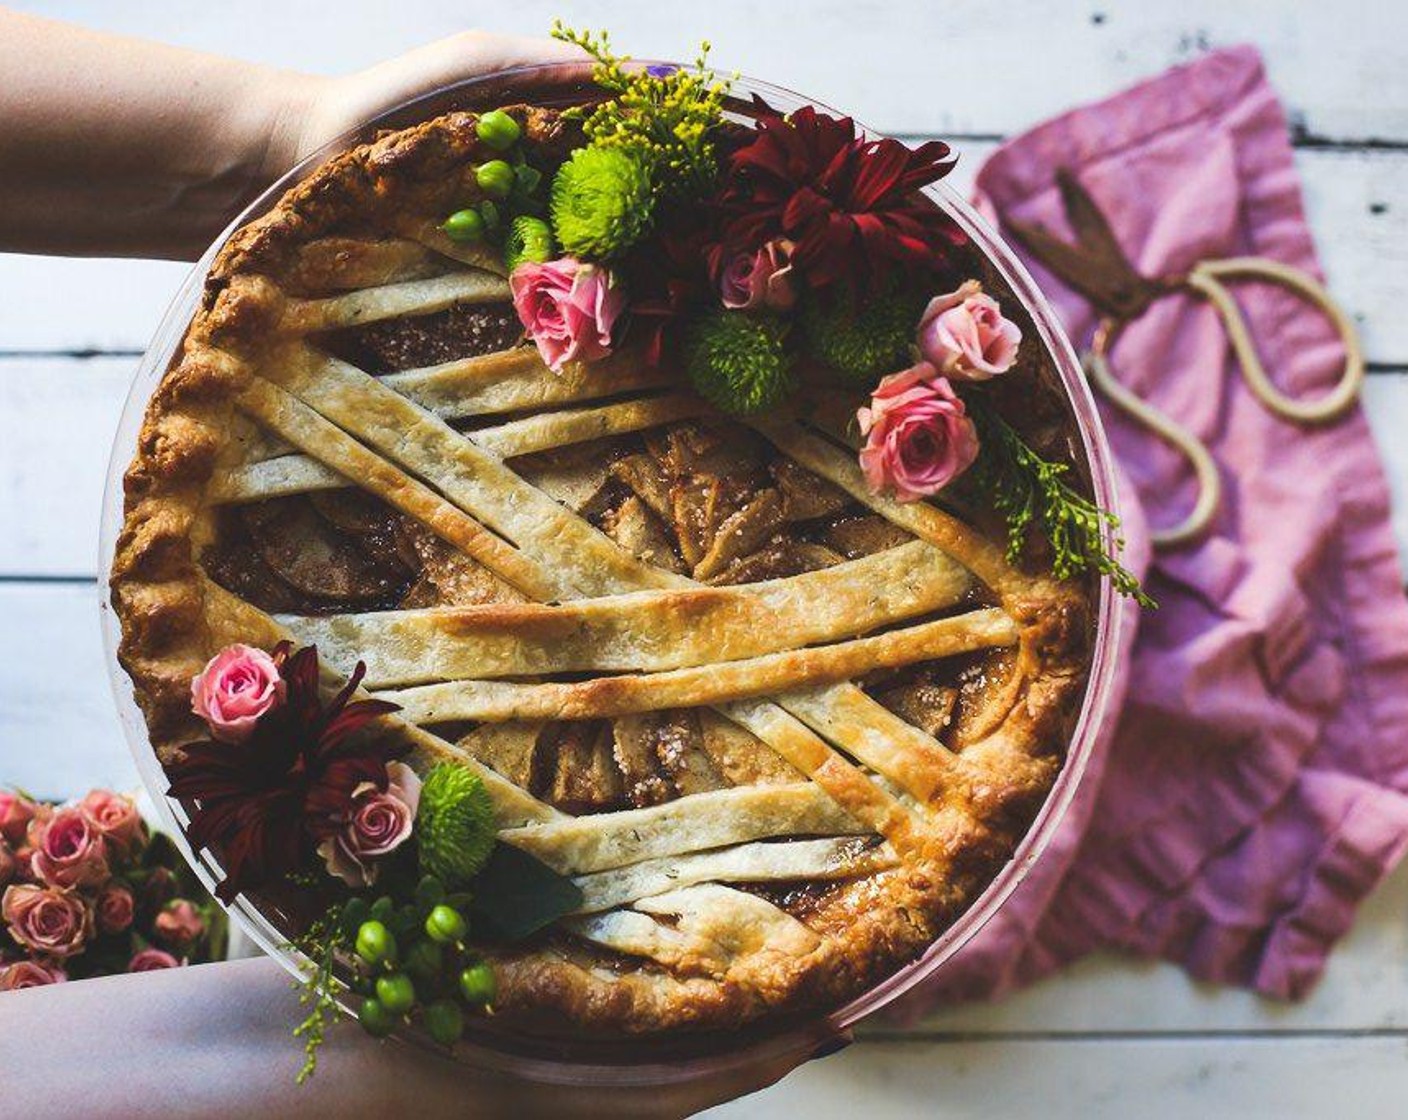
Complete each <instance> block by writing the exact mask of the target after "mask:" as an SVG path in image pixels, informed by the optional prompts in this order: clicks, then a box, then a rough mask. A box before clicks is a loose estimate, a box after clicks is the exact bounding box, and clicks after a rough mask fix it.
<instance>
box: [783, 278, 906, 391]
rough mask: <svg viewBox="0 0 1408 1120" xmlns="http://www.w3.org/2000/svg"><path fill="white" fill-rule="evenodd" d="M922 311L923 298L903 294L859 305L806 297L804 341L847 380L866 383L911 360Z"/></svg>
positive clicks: (804, 306)
mask: <svg viewBox="0 0 1408 1120" xmlns="http://www.w3.org/2000/svg"><path fill="white" fill-rule="evenodd" d="M922 309H923V301H922V300H919V299H915V298H914V297H911V296H908V295H904V294H900V295H895V294H886V295H880V296H876V297H874V298H872V299H871V300H869V301H868V302H866V303H864V304H861V305H860V306H859V307H852V306H847V305H845V304H841V303H838V304H837V305H834V306H830V305H823V304H822V303H820V302H818V301H817V300H807V301H806V302H805V303H804V305H803V307H802V311H801V315H800V317H799V318H800V323H801V328H802V340H803V344H804V346H805V347H806V350H807V352H808V353H809V354H811V355H812V356H813V357H815V358H818V359H820V360H821V361H823V362H825V363H826V364H827V365H828V366H830V367H831V368H832V369H834V370H836V371H837V372H838V373H840V374H841V375H842V376H844V377H845V378H846V379H847V380H849V381H855V382H858V383H862V384H865V385H870V384H872V383H873V382H874V381H875V380H876V379H877V378H879V377H881V376H882V375H884V374H887V373H894V372H896V371H897V370H900V369H903V368H904V367H905V366H907V365H909V364H910V349H911V347H912V346H913V345H914V332H915V329H916V327H917V326H918V322H919V313H920V311H921V310H922Z"/></svg>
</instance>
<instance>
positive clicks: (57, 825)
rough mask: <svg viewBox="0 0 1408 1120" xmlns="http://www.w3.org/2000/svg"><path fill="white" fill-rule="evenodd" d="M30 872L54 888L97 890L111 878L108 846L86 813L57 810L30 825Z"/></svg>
mask: <svg viewBox="0 0 1408 1120" xmlns="http://www.w3.org/2000/svg"><path fill="white" fill-rule="evenodd" d="M30 841H31V843H32V844H33V845H34V855H33V856H31V857H30V863H29V865H30V870H31V871H32V872H33V873H34V874H35V875H36V876H38V877H39V878H40V879H41V880H43V881H44V882H45V883H48V884H49V885H50V886H51V887H96V886H97V885H98V884H99V883H102V882H104V881H105V880H106V879H107V877H108V856H107V846H106V845H105V844H104V842H103V834H102V833H101V832H99V831H98V830H97V829H96V828H95V827H94V826H93V823H92V822H91V821H90V820H89V819H88V817H87V816H86V815H85V814H84V813H83V811H82V810H81V809H79V808H77V807H76V806H69V807H67V808H64V809H60V810H58V811H57V812H56V813H55V814H54V815H53V816H52V817H50V818H49V819H48V820H47V821H41V820H40V818H37V817H36V818H35V820H33V821H31V822H30Z"/></svg>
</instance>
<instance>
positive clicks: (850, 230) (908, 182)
mask: <svg viewBox="0 0 1408 1120" xmlns="http://www.w3.org/2000/svg"><path fill="white" fill-rule="evenodd" d="M954 162H955V161H954V159H953V158H951V154H950V150H949V147H948V145H947V144H944V143H942V142H941V141H938V140H931V141H929V142H928V143H926V144H921V145H920V146H919V147H918V148H908V147H906V146H905V145H904V144H901V143H900V142H899V141H898V140H890V139H879V140H871V139H867V138H865V137H863V136H857V135H856V125H855V122H854V121H853V120H851V118H850V117H841V118H837V117H832V116H829V115H827V114H825V113H818V112H817V111H816V110H815V109H813V108H812V107H811V106H806V107H804V108H802V109H799V110H797V112H795V113H793V114H792V115H791V116H788V117H783V116H781V115H778V114H776V113H773V114H764V115H762V116H760V117H759V118H758V121H757V129H756V133H755V135H754V138H753V140H752V142H751V143H748V144H745V145H742V146H741V147H738V148H737V149H735V150H734V151H733V152H732V154H731V155H730V156H729V157H728V164H727V168H726V171H725V179H726V184H727V185H726V186H725V188H724V191H723V194H722V196H721V199H720V205H721V209H722V212H723V213H722V219H723V233H724V241H725V244H726V245H727V246H728V247H729V248H730V249H731V250H733V251H739V252H741V251H747V250H750V249H756V248H757V247H758V246H760V245H762V244H763V243H764V242H767V241H769V240H771V239H773V238H776V237H783V238H787V239H788V240H790V241H792V242H794V244H795V248H794V249H793V251H792V259H793V262H794V263H795V264H796V266H797V268H798V269H799V270H800V271H801V272H802V273H803V274H804V275H805V276H806V279H807V282H808V284H809V286H810V287H812V288H826V287H828V286H830V285H833V284H838V283H839V284H841V285H843V286H847V287H850V288H852V289H856V288H862V287H865V286H868V285H871V284H873V283H876V282H885V281H886V280H888V278H889V276H888V274H889V273H891V272H892V271H895V270H900V271H904V272H910V271H913V270H921V271H935V270H938V269H940V268H941V267H942V266H943V264H944V262H945V259H946V257H947V252H948V249H949V248H950V247H951V246H953V245H956V244H962V243H963V241H964V236H963V232H962V230H960V229H959V228H958V227H957V226H956V225H955V224H954V223H953V221H952V220H951V219H950V218H949V217H948V216H947V215H946V214H944V212H943V211H942V210H940V209H939V208H938V207H936V206H935V205H934V204H933V202H932V201H930V200H928V199H925V198H924V197H923V196H921V195H920V194H919V193H918V192H919V190H920V188H922V187H924V186H927V185H928V184H929V183H933V182H935V181H936V180H938V179H941V178H943V177H944V176H945V175H947V174H948V173H949V171H950V170H952V168H953V165H954Z"/></svg>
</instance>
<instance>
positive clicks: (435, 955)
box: [406, 941, 445, 980]
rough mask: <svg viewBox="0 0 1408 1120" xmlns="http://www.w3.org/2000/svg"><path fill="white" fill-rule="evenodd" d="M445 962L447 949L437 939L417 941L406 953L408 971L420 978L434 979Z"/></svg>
mask: <svg viewBox="0 0 1408 1120" xmlns="http://www.w3.org/2000/svg"><path fill="white" fill-rule="evenodd" d="M444 963H445V951H444V950H443V949H442V948H441V947H440V943H439V942H437V941H417V942H416V943H415V944H414V945H412V946H411V950H410V952H408V953H407V954H406V971H407V972H409V973H410V974H411V975H412V976H414V977H416V978H417V979H420V980H433V979H434V978H435V977H436V976H438V975H440V969H441V968H442V967H443V965H444Z"/></svg>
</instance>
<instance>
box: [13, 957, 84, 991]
mask: <svg viewBox="0 0 1408 1120" xmlns="http://www.w3.org/2000/svg"><path fill="white" fill-rule="evenodd" d="M67 979H68V973H66V972H65V971H64V970H63V969H61V968H60V967H59V966H58V965H56V964H48V965H45V964H40V963H39V962H38V961H15V962H14V963H13V964H7V965H4V966H0V992H14V991H18V990H19V989H20V988H40V987H43V986H44V985H45V984H62V983H64V981H66V980H67Z"/></svg>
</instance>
